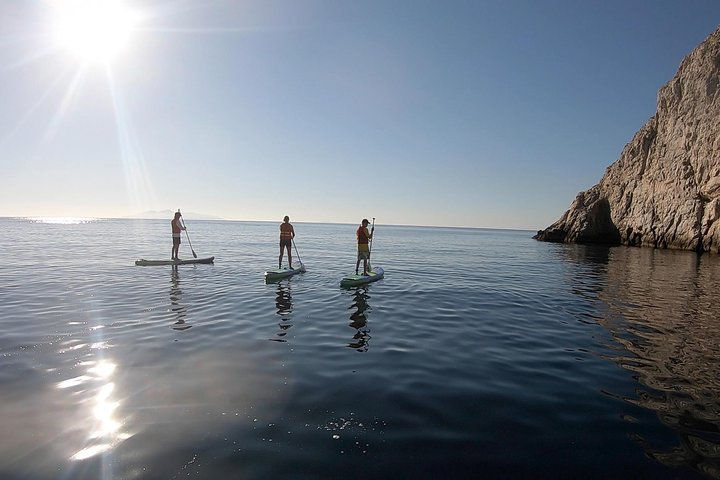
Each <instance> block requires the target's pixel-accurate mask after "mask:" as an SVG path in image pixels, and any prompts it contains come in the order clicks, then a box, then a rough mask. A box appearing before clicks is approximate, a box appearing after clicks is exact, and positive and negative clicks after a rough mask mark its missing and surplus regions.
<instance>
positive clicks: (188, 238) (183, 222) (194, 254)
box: [178, 210, 374, 258]
mask: <svg viewBox="0 0 720 480" xmlns="http://www.w3.org/2000/svg"><path fill="white" fill-rule="evenodd" d="M178 211H179V210H178ZM373 220H374V219H373ZM180 221H181V222H182V226H183V228H184V229H185V236H186V237H187V240H188V244H189V245H190V251H191V252H192V254H193V257H195V258H197V253H195V250H193V248H192V243H191V242H190V235H188V233H187V227H186V226H185V220H184V219H183V218H182V216H181V217H180Z"/></svg>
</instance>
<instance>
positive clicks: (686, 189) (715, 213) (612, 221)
mask: <svg viewBox="0 0 720 480" xmlns="http://www.w3.org/2000/svg"><path fill="white" fill-rule="evenodd" d="M533 238H535V239H537V240H544V241H550V242H577V243H591V242H594V243H614V244H625V245H634V246H650V247H655V248H675V249H684V250H695V251H698V252H703V251H709V252H715V253H720V28H718V30H716V31H715V32H714V33H713V34H711V35H710V36H709V37H708V38H707V39H705V41H704V42H703V43H701V44H700V45H699V46H698V47H697V48H696V49H695V50H693V51H692V53H690V54H689V55H688V56H687V57H686V58H685V59H684V60H683V61H682V63H681V64H680V68H679V69H678V71H677V73H676V74H675V77H673V79H672V80H670V81H669V82H668V83H667V84H666V85H665V86H664V87H662V88H661V89H660V92H659V93H658V101H657V112H656V113H655V115H654V116H653V117H652V118H650V120H648V122H647V123H646V124H645V125H644V126H643V127H642V128H641V129H640V131H638V132H637V133H636V134H635V136H634V137H633V139H632V140H631V141H630V143H628V144H627V145H626V146H625V148H624V150H623V152H622V154H621V155H620V158H619V159H618V160H617V161H616V162H615V163H613V164H612V165H611V166H609V167H608V168H607V170H606V171H605V175H604V176H603V178H602V179H601V180H600V183H598V184H597V185H595V186H594V187H592V188H590V189H589V190H586V191H584V192H580V193H579V194H578V195H577V197H576V198H575V201H574V202H573V203H572V205H570V209H569V210H568V211H567V212H565V214H564V215H563V216H562V217H561V218H560V219H559V220H558V221H557V222H555V223H553V224H552V225H551V226H549V227H548V228H547V229H545V230H540V231H539V232H538V233H537V235H535V236H534V237H533Z"/></svg>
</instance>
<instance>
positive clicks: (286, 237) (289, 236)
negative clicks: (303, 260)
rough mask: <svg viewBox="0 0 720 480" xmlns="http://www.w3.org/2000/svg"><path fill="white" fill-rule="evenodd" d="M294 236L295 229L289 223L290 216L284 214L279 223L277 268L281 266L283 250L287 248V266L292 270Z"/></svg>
mask: <svg viewBox="0 0 720 480" xmlns="http://www.w3.org/2000/svg"><path fill="white" fill-rule="evenodd" d="M293 238H295V229H294V228H293V226H292V224H291V223H290V217H288V216H287V215H285V218H283V223H281V224H280V257H278V268H282V260H283V253H284V252H283V250H287V257H288V267H290V270H292V241H293Z"/></svg>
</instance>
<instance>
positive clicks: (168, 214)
mask: <svg viewBox="0 0 720 480" xmlns="http://www.w3.org/2000/svg"><path fill="white" fill-rule="evenodd" d="M173 215H175V211H174V210H147V211H145V212H142V213H136V214H134V215H128V216H127V217H125V218H141V219H151V220H155V219H161V220H164V219H168V220H170V219H172V218H173ZM182 215H183V218H191V219H193V220H224V219H223V218H222V217H218V216H215V215H208V214H207V213H195V212H182Z"/></svg>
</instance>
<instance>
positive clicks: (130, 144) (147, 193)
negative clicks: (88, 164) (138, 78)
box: [106, 67, 155, 209]
mask: <svg viewBox="0 0 720 480" xmlns="http://www.w3.org/2000/svg"><path fill="white" fill-rule="evenodd" d="M106 73H107V78H108V85H109V86H110V95H111V97H112V102H113V109H114V111H115V124H116V128H117V137H118V144H119V145H120V155H121V157H122V162H123V169H124V171H125V184H126V186H127V191H128V194H129V195H130V200H131V201H132V203H133V204H134V206H135V207H136V208H141V209H142V208H145V207H147V206H148V205H155V195H154V191H153V187H152V184H151V183H150V182H149V181H148V179H149V178H150V175H149V174H148V172H147V168H146V167H145V158H144V155H143V152H142V148H141V146H140V141H139V140H138V138H137V135H136V134H135V130H134V128H133V125H132V120H131V117H130V115H129V114H128V113H127V111H126V108H125V102H124V100H123V97H122V94H121V92H120V89H119V88H117V86H116V84H115V81H114V78H113V75H112V71H111V70H110V68H109V67H107V68H106Z"/></svg>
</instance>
